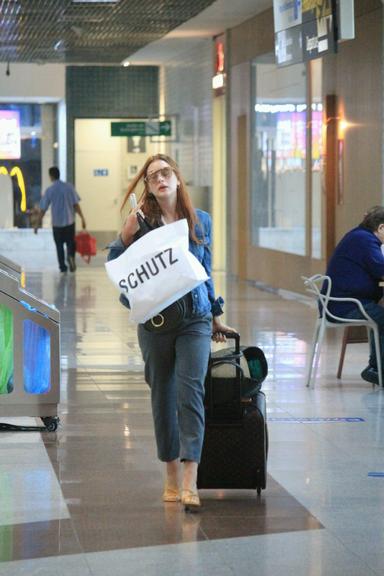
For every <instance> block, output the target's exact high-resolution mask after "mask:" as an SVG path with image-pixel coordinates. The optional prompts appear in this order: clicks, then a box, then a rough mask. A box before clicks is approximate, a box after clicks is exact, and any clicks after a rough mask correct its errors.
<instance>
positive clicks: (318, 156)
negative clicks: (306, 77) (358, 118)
mask: <svg viewBox="0 0 384 576" xmlns="http://www.w3.org/2000/svg"><path fill="white" fill-rule="evenodd" d="M321 78H322V59H321V58H318V59H317V60H312V62H311V92H312V106H311V128H312V132H311V133H312V174H311V177H312V258H322V239H321V229H322V221H323V203H324V202H323V198H324V195H323V193H322V192H323V182H324V172H323V168H324V162H323V149H324V146H323V144H324V142H323V140H324V130H323V104H322V97H321V92H322V85H321Z"/></svg>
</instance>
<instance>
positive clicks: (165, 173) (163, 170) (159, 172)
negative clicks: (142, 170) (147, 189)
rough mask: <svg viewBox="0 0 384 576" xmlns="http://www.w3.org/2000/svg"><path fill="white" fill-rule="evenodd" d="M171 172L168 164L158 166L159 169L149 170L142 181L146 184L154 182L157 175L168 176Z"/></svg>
mask: <svg viewBox="0 0 384 576" xmlns="http://www.w3.org/2000/svg"><path fill="white" fill-rule="evenodd" d="M172 174H173V170H172V168H171V167H170V166H165V167H164V168H160V170H156V172H151V173H150V174H147V175H146V177H145V178H144V181H145V182H147V183H148V184H152V183H153V182H156V181H157V179H158V177H159V176H161V177H162V178H167V179H168V178H170V177H171V176H172Z"/></svg>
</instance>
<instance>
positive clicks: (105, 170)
mask: <svg viewBox="0 0 384 576" xmlns="http://www.w3.org/2000/svg"><path fill="white" fill-rule="evenodd" d="M93 175H94V176H108V168H95V169H94V171H93Z"/></svg>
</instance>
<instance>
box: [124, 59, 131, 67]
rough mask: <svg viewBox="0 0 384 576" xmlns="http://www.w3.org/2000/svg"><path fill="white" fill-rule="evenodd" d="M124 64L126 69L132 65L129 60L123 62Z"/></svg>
mask: <svg viewBox="0 0 384 576" xmlns="http://www.w3.org/2000/svg"><path fill="white" fill-rule="evenodd" d="M122 64H123V66H124V68H127V66H130V65H131V63H130V62H129V60H124V61H123V62H122Z"/></svg>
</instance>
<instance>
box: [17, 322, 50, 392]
mask: <svg viewBox="0 0 384 576" xmlns="http://www.w3.org/2000/svg"><path fill="white" fill-rule="evenodd" d="M23 340H24V346H23V351H24V366H23V368H24V389H25V391H26V392H28V393H29V394H44V393H45V392H48V390H50V388H51V337H50V334H49V332H48V330H46V329H45V328H44V327H43V326H40V325H39V324H36V322H33V321H32V320H24V322H23Z"/></svg>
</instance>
